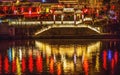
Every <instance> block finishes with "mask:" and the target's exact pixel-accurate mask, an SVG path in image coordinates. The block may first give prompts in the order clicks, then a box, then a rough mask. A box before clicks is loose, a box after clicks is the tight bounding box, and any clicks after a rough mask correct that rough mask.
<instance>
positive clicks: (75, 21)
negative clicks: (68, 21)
mask: <svg viewBox="0 0 120 75" xmlns="http://www.w3.org/2000/svg"><path fill="white" fill-rule="evenodd" d="M74 24H75V25H76V14H74Z"/></svg>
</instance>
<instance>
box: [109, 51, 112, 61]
mask: <svg viewBox="0 0 120 75" xmlns="http://www.w3.org/2000/svg"><path fill="white" fill-rule="evenodd" d="M108 59H109V60H111V59H112V51H111V50H108Z"/></svg>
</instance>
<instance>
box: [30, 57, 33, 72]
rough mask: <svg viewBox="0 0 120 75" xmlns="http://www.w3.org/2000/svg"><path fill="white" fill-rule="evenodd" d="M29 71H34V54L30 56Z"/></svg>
mask: <svg viewBox="0 0 120 75" xmlns="http://www.w3.org/2000/svg"><path fill="white" fill-rule="evenodd" d="M29 71H30V72H32V71H33V58H32V55H30V56H29Z"/></svg>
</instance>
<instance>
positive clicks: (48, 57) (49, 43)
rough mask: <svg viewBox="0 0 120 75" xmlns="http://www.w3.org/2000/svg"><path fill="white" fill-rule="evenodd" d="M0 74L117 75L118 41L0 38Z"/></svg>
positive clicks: (119, 57)
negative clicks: (3, 39) (0, 39)
mask: <svg viewBox="0 0 120 75" xmlns="http://www.w3.org/2000/svg"><path fill="white" fill-rule="evenodd" d="M0 75H120V41H119V40H114V39H112V40H109V39H105V40H104V39H102V40H90V39H79V40H78V39H62V40H61V39H54V40H53V39H45V40H44V39H42V40H16V41H0Z"/></svg>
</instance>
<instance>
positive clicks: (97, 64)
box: [95, 54, 100, 71]
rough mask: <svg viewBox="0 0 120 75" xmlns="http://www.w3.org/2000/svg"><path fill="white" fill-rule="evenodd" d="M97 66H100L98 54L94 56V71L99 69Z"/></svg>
mask: <svg viewBox="0 0 120 75" xmlns="http://www.w3.org/2000/svg"><path fill="white" fill-rule="evenodd" d="M99 66H100V62H99V54H97V56H96V65H95V69H96V71H99Z"/></svg>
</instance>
